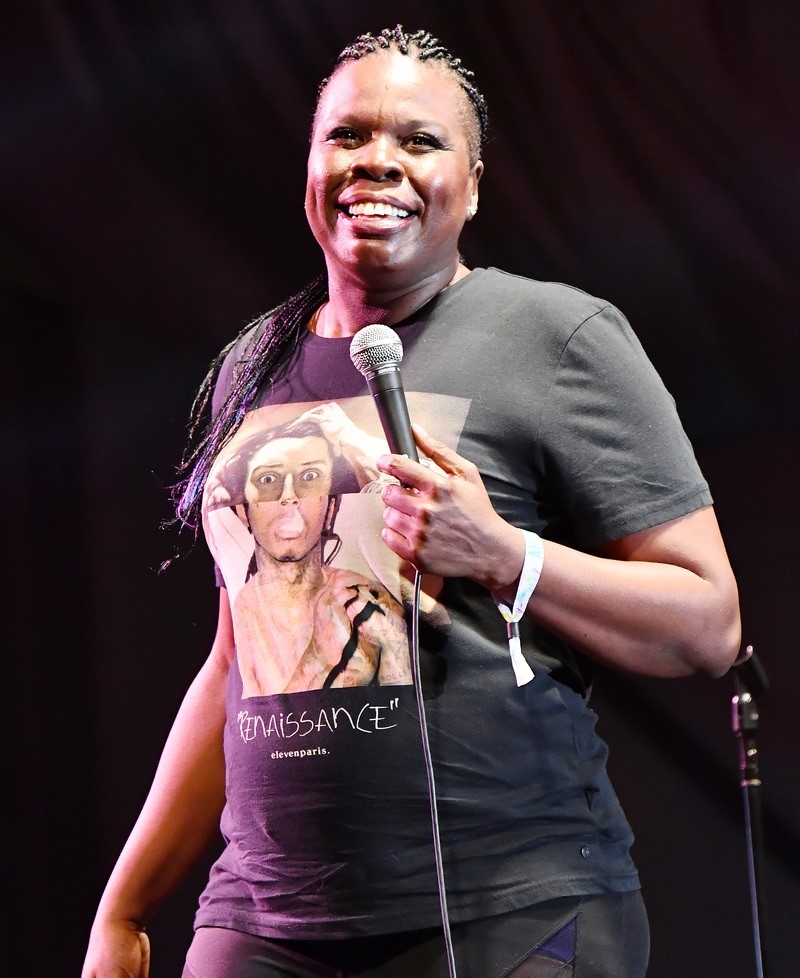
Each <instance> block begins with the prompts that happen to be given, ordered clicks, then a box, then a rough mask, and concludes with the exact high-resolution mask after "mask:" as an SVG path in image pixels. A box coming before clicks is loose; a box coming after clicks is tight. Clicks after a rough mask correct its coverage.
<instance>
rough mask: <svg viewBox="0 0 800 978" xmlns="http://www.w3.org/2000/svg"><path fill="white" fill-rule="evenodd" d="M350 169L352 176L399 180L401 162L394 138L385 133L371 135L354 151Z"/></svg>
mask: <svg viewBox="0 0 800 978" xmlns="http://www.w3.org/2000/svg"><path fill="white" fill-rule="evenodd" d="M352 171H353V176H358V177H367V178H369V179H370V180H401V179H402V177H403V164H402V163H401V162H400V159H399V152H398V148H397V145H396V144H395V142H394V140H392V139H390V138H389V137H388V136H385V135H375V136H372V137H371V138H370V139H368V140H367V141H366V142H365V143H364V144H363V146H361V147H360V148H359V150H358V152H357V153H356V156H355V159H354V160H353V165H352Z"/></svg>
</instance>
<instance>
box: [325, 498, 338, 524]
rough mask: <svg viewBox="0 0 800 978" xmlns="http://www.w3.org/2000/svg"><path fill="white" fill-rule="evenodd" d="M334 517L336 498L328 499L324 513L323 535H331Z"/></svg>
mask: <svg viewBox="0 0 800 978" xmlns="http://www.w3.org/2000/svg"><path fill="white" fill-rule="evenodd" d="M335 516H336V496H329V497H328V508H327V510H326V511H325V524H324V526H323V528H322V532H323V533H333V520H334V517H335Z"/></svg>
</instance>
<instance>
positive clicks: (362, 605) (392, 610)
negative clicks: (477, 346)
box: [204, 398, 463, 698]
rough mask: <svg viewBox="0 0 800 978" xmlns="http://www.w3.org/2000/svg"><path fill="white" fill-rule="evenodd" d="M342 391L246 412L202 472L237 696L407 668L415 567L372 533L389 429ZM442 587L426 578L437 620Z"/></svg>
mask: <svg viewBox="0 0 800 978" xmlns="http://www.w3.org/2000/svg"><path fill="white" fill-rule="evenodd" d="M448 400H453V399H448ZM343 404H344V405H346V408H347V409H345V407H343V406H342V404H339V403H334V402H329V403H324V404H292V405H270V406H267V407H263V408H260V409H258V410H257V411H253V412H251V413H250V414H249V415H248V416H247V418H246V420H245V422H244V423H243V425H242V426H241V428H240V429H239V431H238V432H237V433H236V435H235V437H234V438H233V439H232V440H231V441H230V442H229V443H228V445H226V446H225V448H224V450H223V452H222V453H221V454H220V457H219V459H218V460H217V463H216V464H215V466H214V468H213V470H212V473H211V476H210V478H209V480H208V484H207V486H206V492H205V503H204V512H205V529H206V536H207V540H208V543H209V546H210V548H211V550H212V553H213V554H214V557H215V559H216V561H217V564H218V566H219V568H220V570H221V572H222V575H223V577H224V580H225V583H226V587H227V589H228V593H229V598H230V601H231V609H232V615H233V623H234V632H235V637H236V648H237V658H238V665H239V672H240V674H241V678H242V696H243V698H248V697H254V696H271V695H274V694H277V693H290V692H299V691H304V690H313V689H326V688H331V687H334V688H335V687H345V686H368V685H377V686H389V685H391V686H405V685H410V684H411V683H412V682H413V675H412V667H411V657H410V652H409V644H408V631H407V626H406V615H405V609H406V607H407V606H408V604H409V602H410V600H411V597H412V592H413V575H414V571H413V568H410V567H404V566H402V565H401V562H400V561H399V559H398V558H397V557H396V556H395V555H394V554H393V553H392V552H391V551H390V550H389V548H388V547H386V545H385V544H384V543H383V541H382V539H381V536H380V531H381V527H382V525H383V522H382V513H383V509H384V506H383V503H382V501H381V498H380V494H379V493H380V489H381V487H382V486H383V485H384V483H385V480H386V477H384V476H382V475H381V473H379V472H378V470H377V468H376V467H375V460H376V459H377V458H378V457H379V456H380V455H382V454H384V453H385V452H386V451H387V450H388V449H387V445H386V441H385V438H383V436H382V433H381V434H376V433H375V432H374V422H372V431H370V430H368V428H367V424H368V423H370V415H369V413H368V412H370V411H371V412H372V413H373V414H374V405H372V404H371V402H370V399H368V398H353V399H351V400H349V401H345V402H343ZM365 408H366V409H367V412H365ZM459 413H460V414H461V416H462V421H463V411H462V412H459ZM360 415H363V417H360ZM440 589H441V580H440V579H437V580H432V579H427V578H426V579H425V580H424V581H423V595H422V600H421V603H420V613H421V615H425V616H427V617H428V618H429V619H430V621H431V622H433V623H436V622H437V621H438V622H439V623H440V624H443V623H445V621H446V615H445V614H444V612H443V609H442V607H441V605H439V604H438V602H437V601H436V595H437V594H438V592H439V590H440Z"/></svg>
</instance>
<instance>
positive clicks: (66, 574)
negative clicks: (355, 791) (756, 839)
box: [0, 0, 800, 978]
mask: <svg viewBox="0 0 800 978" xmlns="http://www.w3.org/2000/svg"><path fill="white" fill-rule="evenodd" d="M397 21H401V22H403V23H404V24H405V26H406V27H408V28H410V29H415V28H417V27H419V26H422V27H426V28H427V29H429V30H431V31H433V32H434V33H436V34H438V35H439V36H440V37H441V38H442V40H443V41H444V42H445V43H446V44H447V45H448V46H449V47H451V48H452V49H453V50H454V51H455V52H456V53H457V54H459V55H460V56H461V57H462V58H463V60H464V61H465V62H466V63H467V64H468V65H470V66H471V67H473V68H474V69H475V71H476V73H477V75H478V80H479V82H480V83H481V85H482V87H483V89H484V90H485V92H486V95H487V97H488V99H489V104H490V109H491V111H492V116H493V123H494V135H493V139H492V142H491V144H490V146H489V148H488V150H487V153H486V156H485V159H486V166H487V172H486V175H485V177H484V180H483V182H482V184H481V208H480V212H479V215H478V218H477V219H476V220H475V221H474V222H473V223H472V225H470V227H469V228H468V234H466V235H465V238H464V251H465V253H466V256H467V259H468V261H469V263H471V264H473V265H481V264H494V265H499V266H503V267H505V268H507V269H509V270H511V271H516V272H520V273H522V274H527V275H532V276H535V277H539V278H554V279H559V280H563V281H568V282H570V283H572V284H575V285H578V286H581V287H583V288H585V289H587V290H589V291H591V292H594V293H596V294H599V295H602V296H604V297H606V298H608V299H610V300H611V301H613V302H615V303H616V304H618V305H619V306H620V307H621V308H622V309H623V310H624V311H625V312H626V313H627V314H628V316H629V318H630V319H631V320H632V322H633V324H634V327H635V328H636V330H637V332H638V333H639V335H640V337H641V339H642V341H643V342H644V345H645V347H646V348H647V350H648V351H649V353H650V355H651V357H652V359H653V360H654V361H655V363H656V365H657V366H658V368H659V370H660V371H661V373H662V375H663V376H664V378H665V380H666V382H667V384H668V386H669V387H670V389H671V390H672V392H673V394H674V395H675V397H676V399H677V401H678V404H679V408H680V410H681V413H682V415H683V417H684V419H685V422H686V425H687V428H688V430H689V432H690V434H691V436H692V438H693V440H694V442H695V446H696V448H697V452H698V455H699V457H700V460H701V463H702V465H703V467H704V469H705V471H706V474H707V476H708V478H709V480H710V482H711V485H712V490H713V491H714V495H715V498H716V503H717V509H718V514H719V518H720V521H721V523H722V526H723V530H724V532H725V534H726V538H727V541H728V545H729V550H730V553H731V558H732V561H733V563H734V566H735V569H736V571H737V575H738V578H739V581H740V586H741V592H742V606H743V612H744V627H745V642H747V643H752V644H753V645H754V646H755V647H756V652H757V654H758V656H759V658H760V659H761V661H762V662H763V664H764V665H765V667H766V669H767V672H768V674H769V677H770V680H771V688H770V690H769V692H768V693H767V694H766V695H765V696H764V697H763V698H762V700H761V703H760V706H761V711H760V712H761V718H760V727H759V744H760V746H761V755H762V756H761V773H762V776H763V779H764V788H763V792H764V819H765V833H766V859H767V865H766V883H767V886H766V894H765V895H766V899H767V901H768V908H769V918H768V919H767V920H766V921H765V924H766V930H767V936H768V937H769V939H770V943H771V948H772V959H773V974H774V975H776V976H784V978H792V976H794V975H796V974H797V973H798V969H799V967H800V953H799V952H798V951H797V949H796V948H797V940H796V934H795V920H794V918H795V913H796V911H797V909H798V907H800V863H799V861H798V855H797V853H798V846H799V845H800V815H798V809H799V808H800V778H798V775H797V762H796V757H797V748H796V737H797V724H796V722H795V718H796V715H797V708H796V689H797V686H798V677H799V676H800V667H798V664H797V653H796V648H795V646H796V640H795V627H796V624H795V622H796V608H797V603H798V602H797V593H798V589H799V586H800V566H799V562H798V546H799V545H800V534H798V516H797V509H796V506H795V496H796V486H797V479H798V468H800V466H798V457H797V453H798V426H799V420H800V419H799V417H798V395H797V381H796V373H797V369H798V364H799V363H800V356H798V354H800V338H799V337H798V327H797V324H796V322H795V312H796V309H797V305H798V302H797V298H798V295H797V287H796V283H797V272H798V256H800V240H798V238H799V236H798V232H797V226H798V219H800V200H799V199H798V198H799V197H800V186H799V185H798V172H800V125H798V117H797V105H798V97H799V96H800V86H798V58H797V49H798V38H800V7H798V5H797V3H796V0H768V2H765V3H760V4H755V3H751V2H747V0H725V2H720V0H669V2H667V0H652V2H650V3H646V4H643V3H636V2H634V0H619V2H609V3H597V2H595V3H591V2H588V0H572V2H566V0H530V2H528V3H520V2H519V0H492V2H486V0H462V2H461V3H460V4H459V5H458V8H457V10H451V9H450V5H448V4H443V3H442V4H434V3H432V2H431V0H427V2H425V0H418V2H411V0H397V2H395V3H393V4H382V3H377V4H372V5H370V6H369V8H368V9H367V8H365V7H364V5H361V4H355V3H352V2H349V0H336V2H334V0H271V2H269V0H262V2H260V3H258V2H256V0H228V2H225V0H166V2H165V0H162V2H153V0H139V2H137V3H126V2H124V0H73V2H67V0H28V2H26V3H25V2H23V3H14V2H11V3H7V4H5V5H4V7H3V14H2V18H1V20H0V73H1V74H0V113H1V114H0V123H1V127H0V309H2V320H3V345H4V355H3V358H2V396H3V412H2V419H3V429H2V430H3V442H2V458H3V466H4V480H3V482H4V485H5V487H6V490H7V500H8V505H6V506H5V508H4V527H3V534H2V539H3V545H4V549H3V570H4V576H5V580H4V592H5V595H6V598H7V600H6V611H5V613H4V615H3V623H4V643H3V650H4V665H5V668H4V673H5V682H4V685H3V688H4V691H5V696H4V704H5V709H4V711H3V715H4V719H5V720H6V725H5V737H4V741H5V745H6V746H7V751H6V761H5V765H4V769H5V783H6V789H5V791H4V793H3V803H2V811H3V825H4V830H5V831H4V833H3V856H2V865H3V884H4V885H3V890H4V895H5V897H6V901H7V905H8V902H9V901H10V908H11V909H10V911H8V910H7V911H6V913H5V916H4V924H3V931H4V933H3V936H2V949H0V957H2V959H3V961H2V964H0V971H1V972H2V973H3V974H8V975H9V976H11V975H13V976H34V978H39V976H42V978H44V976H48V978H51V976H54V975H57V976H61V975H64V976H69V975H77V974H78V973H79V968H80V961H81V959H82V954H83V948H84V945H85V941H86V937H87V934H88V928H89V924H90V920H91V916H92V912H93V909H94V906H95V903H96V901H97V899H98V897H99V893H100V890H101V888H102V884H103V882H104V880H105V878H106V875H107V873H108V871H109V870H110V867H111V865H112V862H113V859H114V857H115V855H116V853H117V851H118V849H119V847H120V846H121V844H122V842H123V840H124V838H125V836H126V834H127V832H128V830H129V829H130V827H131V824H132V821H133V819H134V818H135V815H136V813H137V811H138V808H139V805H140V804H141V801H142V799H143V796H144V793H145V792H146V790H147V787H148V784H149V781H150V778H151V775H152V772H153V768H154V765H155V763H156V760H157V757H158V753H159V750H160V746H161V743H162V741H163V738H164V736H165V734H166V732H167V729H168V727H169V723H170V720H171V717H172V714H173V712H174V710H175V708H176V706H177V704H178V702H179V699H180V697H181V695H182V693H183V690H184V688H185V686H186V684H187V682H188V681H189V679H190V677H191V676H192V675H193V673H194V671H195V670H196V668H197V667H198V665H199V663H200V662H201V661H202V659H203V657H204V656H205V653H206V649H207V646H208V643H209V640H210V637H211V634H212V630H213V624H214V605H215V595H214V588H213V585H212V581H211V576H210V564H209V560H208V558H207V556H206V554H205V552H204V550H203V548H202V546H201V547H198V548H197V549H196V550H195V551H193V552H192V553H191V554H190V555H189V556H188V557H187V558H186V559H184V560H182V561H180V562H179V563H178V564H177V565H176V566H175V567H174V569H172V570H170V571H168V572H166V573H165V574H162V575H159V574H158V573H157V572H156V568H157V567H158V565H159V563H160V562H161V561H162V560H163V559H164V558H165V557H166V556H168V555H169V553H170V552H171V549H172V547H173V545H174V542H175V541H174V539H173V538H171V537H170V536H169V535H168V534H165V533H164V532H163V531H161V530H159V523H160V521H161V520H162V519H163V518H164V517H165V516H166V515H167V513H168V507H167V499H166V491H165V486H166V484H167V483H168V482H169V479H170V477H171V474H172V467H173V465H174V462H175V460H176V458H177V456H178V453H179V451H180V447H181V445H182V442H183V437H184V425H185V418H186V414H187V411H188V407H189V403H190V400H191V397H192V393H193V390H194V388H195V386H196V384H197V382H198V381H199V379H200V377H201V376H202V373H203V372H204V370H205V367H206V364H207V362H208V361H209V360H210V358H211V357H212V356H213V354H214V353H215V352H216V350H217V349H218V347H219V346H221V345H222V343H223V342H224V341H225V340H226V339H227V338H228V337H230V336H231V335H232V334H233V333H234V332H235V331H236V330H238V329H239V328H240V326H241V325H243V324H244V323H245V322H247V321H248V320H249V319H251V318H252V317H253V316H255V315H256V314H257V313H258V312H260V311H262V310H263V309H265V308H267V307H269V306H270V305H272V304H274V303H275V302H277V301H278V300H279V299H281V298H282V297H284V296H285V295H287V294H288V293H289V292H290V291H292V290H294V289H295V288H296V287H298V286H300V285H302V284H303V283H304V282H305V281H306V280H307V278H308V277H309V276H310V275H311V273H312V272H315V271H316V270H317V268H318V257H317V254H316V251H315V247H314V246H313V242H312V240H311V237H310V234H309V233H308V231H307V229H306V227H305V223H304V218H303V213H302V194H303V182H304V159H305V146H306V139H307V132H308V124H309V115H310V110H311V105H312V101H313V97H314V93H315V88H316V83H317V81H318V79H319V78H320V77H321V76H322V75H323V74H324V73H325V72H326V71H327V68H328V66H329V64H330V61H331V59H332V57H333V55H334V53H335V52H336V51H337V50H338V49H339V48H340V47H341V46H342V45H343V44H344V43H346V42H347V41H349V40H350V39H351V38H352V37H353V36H354V35H355V34H357V33H359V32H360V31H362V30H377V29H380V28H381V27H383V26H386V25H391V24H393V23H395V22H397ZM733 693H734V687H733V682H732V680H731V678H730V677H725V678H723V679H721V680H718V681H711V680H705V679H702V678H694V679H689V680H681V681H672V682H665V681H658V682H656V681H647V680H632V679H629V678H627V677H616V676H611V675H609V674H603V675H601V676H600V678H599V679H598V682H597V689H596V693H595V696H596V706H597V709H598V711H599V712H600V715H601V721H600V724H601V725H600V729H601V732H603V733H604V735H605V736H606V738H607V740H608V741H609V742H610V744H611V751H612V757H611V763H612V769H613V773H614V776H615V778H616V782H617V786H618V790H619V793H620V795H621V796H622V799H623V802H624V804H625V806H626V808H627V810H628V813H629V815H630V817H631V820H632V822H633V824H634V828H635V829H636V831H637V838H638V841H637V845H636V855H637V859H638V862H639V865H640V868H641V873H642V877H643V880H644V885H645V889H646V895H647V898H648V903H649V907H650V913H651V918H652V927H653V959H652V967H651V971H650V975H651V978H667V976H670V978H673V976H675V975H681V976H686V978H693V976H701V975H702V976H704V978H718V976H719V978H721V976H725V978H749V976H750V975H754V974H755V967H754V960H753V958H754V955H753V933H752V927H751V919H750V896H749V892H748V877H747V862H746V845H745V829H744V815H743V805H742V796H741V792H740V789H739V786H738V772H737V767H738V741H737V739H736V737H735V735H734V733H733V731H732V726H731V699H732V696H733ZM203 871H204V870H203V868H201V871H200V872H199V874H198V876H197V878H196V879H192V880H190V881H188V883H187V885H186V887H185V888H184V889H183V890H182V891H181V892H180V893H179V894H177V895H176V897H175V899H174V900H173V901H172V903H171V904H170V905H169V907H168V908H167V909H166V910H165V911H164V912H163V913H162V915H161V916H160V917H159V918H158V920H157V921H156V923H155V924H154V925H153V928H152V934H153V941H154V946H155V962H154V966H153V972H152V974H153V978H168V976H170V975H172V976H174V975H176V974H178V973H179V962H180V960H181V953H182V951H183V949H184V947H185V945H186V943H187V941H188V939H189V931H190V927H191V917H192V912H193V906H194V900H195V897H196V892H197V889H198V888H199V886H200V883H201V881H202V876H203ZM6 968H8V970H6Z"/></svg>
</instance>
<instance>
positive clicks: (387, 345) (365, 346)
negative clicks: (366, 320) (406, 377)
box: [350, 323, 403, 375]
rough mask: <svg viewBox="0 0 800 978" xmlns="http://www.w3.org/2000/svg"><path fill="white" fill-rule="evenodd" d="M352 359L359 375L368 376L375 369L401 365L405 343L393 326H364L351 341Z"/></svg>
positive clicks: (375, 324) (376, 324) (377, 324)
mask: <svg viewBox="0 0 800 978" xmlns="http://www.w3.org/2000/svg"><path fill="white" fill-rule="evenodd" d="M350 359H351V360H352V362H353V365H354V366H355V368H356V369H357V370H358V371H359V373H361V374H365V375H366V374H369V373H371V372H372V369H373V368H374V367H379V366H382V365H384V364H391V363H400V361H401V360H402V359H403V343H402V341H401V339H400V337H399V336H398V335H397V333H395V331H394V330H393V329H392V327H391V326H384V325H383V324H382V323H373V324H372V325H371V326H362V327H361V329H360V330H359V331H358V332H357V333H356V334H355V336H354V337H353V339H352V340H351V341H350Z"/></svg>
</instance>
